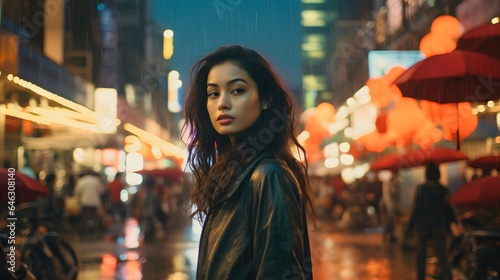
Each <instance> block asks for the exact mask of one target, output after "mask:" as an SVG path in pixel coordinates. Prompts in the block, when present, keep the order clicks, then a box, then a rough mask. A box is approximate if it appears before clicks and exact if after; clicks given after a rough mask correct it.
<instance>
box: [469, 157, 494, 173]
mask: <svg viewBox="0 0 500 280" xmlns="http://www.w3.org/2000/svg"><path fill="white" fill-rule="evenodd" d="M467 165H468V166H470V167H474V168H481V169H484V170H493V169H496V170H499V171H500V155H490V156H482V157H478V158H475V159H473V160H471V161H469V163H468V164H467Z"/></svg>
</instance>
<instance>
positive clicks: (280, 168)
mask: <svg viewBox="0 0 500 280" xmlns="http://www.w3.org/2000/svg"><path fill="white" fill-rule="evenodd" d="M273 173H279V174H284V173H291V172H290V170H289V169H288V167H287V166H286V164H285V163H284V162H283V161H281V160H279V159H278V158H276V157H266V158H264V159H262V160H261V161H259V162H258V163H257V165H256V167H255V169H254V172H253V175H255V174H257V175H268V174H273Z"/></svg>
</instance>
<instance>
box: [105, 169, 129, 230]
mask: <svg viewBox="0 0 500 280" xmlns="http://www.w3.org/2000/svg"><path fill="white" fill-rule="evenodd" d="M123 175H124V173H123V172H117V173H116V174H115V178H114V179H113V181H111V182H110V183H109V184H108V193H109V203H110V209H111V216H112V218H113V221H114V222H119V223H123V222H125V219H126V215H127V210H126V205H125V203H124V202H123V201H122V199H121V193H122V190H124V189H125V183H124V182H123V179H124V178H123Z"/></svg>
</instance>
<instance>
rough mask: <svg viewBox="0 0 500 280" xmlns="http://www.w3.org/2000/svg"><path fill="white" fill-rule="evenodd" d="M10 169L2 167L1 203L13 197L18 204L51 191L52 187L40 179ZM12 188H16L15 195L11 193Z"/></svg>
mask: <svg viewBox="0 0 500 280" xmlns="http://www.w3.org/2000/svg"><path fill="white" fill-rule="evenodd" d="M10 171H12V172H10ZM10 171H9V169H7V168H0V191H1V194H0V203H5V202H9V201H10V199H11V198H13V199H14V201H15V203H16V205H17V204H19V203H24V202H29V201H32V200H34V199H36V198H37V197H39V196H45V195H49V194H50V193H51V191H50V189H49V188H47V187H46V186H44V185H43V184H42V183H41V182H40V181H37V180H35V179H33V178H30V177H29V176H26V175H24V174H21V172H19V171H18V170H16V171H13V170H10ZM9 182H12V183H9ZM9 187H10V189H9ZM11 189H14V192H15V196H10V195H9V193H8V192H9V191H10V190H11Z"/></svg>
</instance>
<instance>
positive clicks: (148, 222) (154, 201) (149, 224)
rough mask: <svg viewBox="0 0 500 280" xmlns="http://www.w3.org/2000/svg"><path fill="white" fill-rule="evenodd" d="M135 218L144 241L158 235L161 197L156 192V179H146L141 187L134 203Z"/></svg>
mask: <svg viewBox="0 0 500 280" xmlns="http://www.w3.org/2000/svg"><path fill="white" fill-rule="evenodd" d="M132 207H133V209H134V218H135V219H137V221H138V222H139V227H140V228H141V233H142V235H143V237H144V240H146V241H149V240H152V239H154V237H155V235H156V226H155V225H156V221H157V219H158V209H159V208H160V196H159V194H158V192H156V190H155V179H154V178H153V177H146V178H145V179H144V182H143V183H142V184H141V185H140V186H139V189H138V190H137V193H136V195H135V197H134V200H133V201H132Z"/></svg>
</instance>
